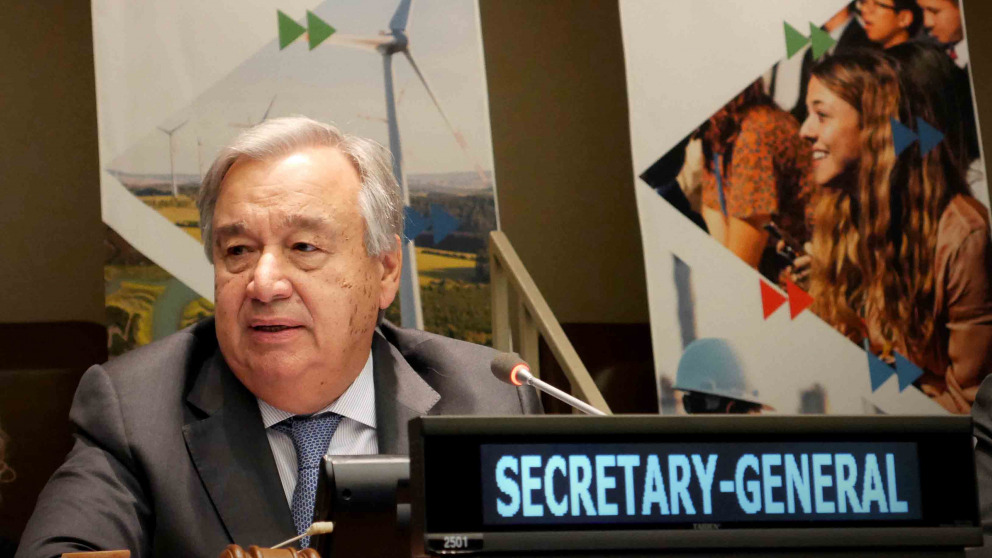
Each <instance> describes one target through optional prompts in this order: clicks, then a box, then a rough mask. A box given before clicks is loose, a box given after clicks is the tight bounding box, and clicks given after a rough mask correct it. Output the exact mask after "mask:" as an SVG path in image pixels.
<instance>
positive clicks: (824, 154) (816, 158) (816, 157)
mask: <svg viewBox="0 0 992 558" xmlns="http://www.w3.org/2000/svg"><path fill="white" fill-rule="evenodd" d="M826 157H827V152H826V151H814V152H813V160H814V161H819V160H820V159H826Z"/></svg>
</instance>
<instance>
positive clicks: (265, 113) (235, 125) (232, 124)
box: [230, 95, 278, 128]
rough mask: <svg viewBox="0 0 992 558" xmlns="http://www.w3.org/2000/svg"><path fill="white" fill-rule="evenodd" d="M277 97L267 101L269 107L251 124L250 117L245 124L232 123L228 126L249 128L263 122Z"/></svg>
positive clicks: (274, 96)
mask: <svg viewBox="0 0 992 558" xmlns="http://www.w3.org/2000/svg"><path fill="white" fill-rule="evenodd" d="M277 96H278V95H273V96H272V99H271V100H269V106H268V107H267V108H266V109H265V112H264V113H262V118H260V119H258V120H256V121H255V122H252V121H251V117H248V121H247V122H232V123H231V124H230V125H231V126H233V127H234V128H251V127H252V126H255V125H257V124H261V123H262V122H265V121H266V120H268V118H269V112H270V111H271V110H272V105H273V104H275V102H276V97H277Z"/></svg>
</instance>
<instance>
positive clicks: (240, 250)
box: [227, 244, 248, 256]
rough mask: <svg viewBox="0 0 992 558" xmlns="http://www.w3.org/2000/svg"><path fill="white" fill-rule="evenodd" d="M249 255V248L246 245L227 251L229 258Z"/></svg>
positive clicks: (232, 247)
mask: <svg viewBox="0 0 992 558" xmlns="http://www.w3.org/2000/svg"><path fill="white" fill-rule="evenodd" d="M247 253H248V247H247V246H244V245H240V244H239V245H237V246H230V247H228V249H227V255H228V256H243V255H245V254H247Z"/></svg>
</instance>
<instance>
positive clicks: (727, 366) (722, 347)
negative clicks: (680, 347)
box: [673, 337, 773, 415]
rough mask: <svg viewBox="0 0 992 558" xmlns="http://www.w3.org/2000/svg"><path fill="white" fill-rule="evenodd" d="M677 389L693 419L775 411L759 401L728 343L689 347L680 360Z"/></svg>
mask: <svg viewBox="0 0 992 558" xmlns="http://www.w3.org/2000/svg"><path fill="white" fill-rule="evenodd" d="M673 387H674V388H675V389H677V390H679V391H681V392H683V395H682V406H683V408H684V409H685V412H686V413H688V414H690V415H695V414H712V413H730V414H758V413H761V412H762V411H763V410H773V409H772V408H771V407H770V406H768V405H765V404H764V403H762V402H761V400H760V399H759V394H758V390H757V389H755V388H754V386H753V385H752V384H751V383H750V382H749V381H748V379H747V374H746V372H745V371H744V368H743V366H742V365H741V361H740V358H739V357H738V355H737V352H736V351H735V350H734V348H733V347H732V346H731V345H730V343H729V342H728V341H727V340H726V339H719V338H715V337H710V338H704V339H697V340H695V341H693V342H692V343H689V346H688V347H686V348H685V351H683V352H682V358H680V359H679V368H678V372H677V373H676V375H675V385H674V386H673Z"/></svg>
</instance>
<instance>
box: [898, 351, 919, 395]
mask: <svg viewBox="0 0 992 558" xmlns="http://www.w3.org/2000/svg"><path fill="white" fill-rule="evenodd" d="M895 355H896V376H898V377H899V391H902V390H904V389H906V388H908V387H909V386H911V385H913V382H915V381H916V379H917V378H919V377H920V376H922V375H923V370H921V369H920V367H919V366H917V365H915V364H913V363H912V362H910V361H909V360H907V359H906V357H904V356H902V355H901V354H899V353H895Z"/></svg>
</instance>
